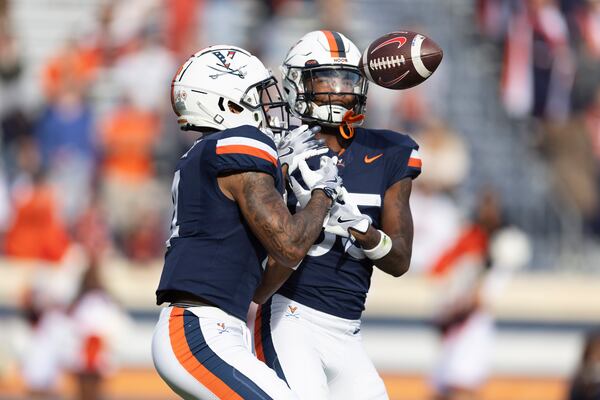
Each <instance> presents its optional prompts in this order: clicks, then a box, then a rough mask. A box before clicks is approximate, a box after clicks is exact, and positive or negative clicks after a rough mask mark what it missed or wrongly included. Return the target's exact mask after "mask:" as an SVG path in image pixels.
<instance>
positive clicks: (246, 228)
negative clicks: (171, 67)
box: [152, 46, 341, 400]
mask: <svg viewBox="0 0 600 400" xmlns="http://www.w3.org/2000/svg"><path fill="white" fill-rule="evenodd" d="M171 91H172V93H171V100H172V103H173V109H174V111H175V113H176V114H177V116H178V118H179V119H178V123H179V125H180V126H181V128H182V129H184V130H193V131H199V132H201V133H202V137H201V138H200V139H199V140H197V141H196V143H195V144H194V145H193V146H192V147H191V148H190V149H189V150H188V151H187V153H185V154H184V155H183V156H182V157H181V160H180V161H179V164H178V166H177V169H176V172H175V177H174V180H173V186H172V195H173V203H174V212H173V219H172V225H171V235H170V238H169V240H168V241H167V252H166V256H165V263H164V268H163V271H162V275H161V278H160V283H159V286H158V289H157V291H156V296H157V304H159V305H160V304H163V303H167V304H168V306H167V307H165V308H164V309H163V310H162V312H161V314H160V318H159V321H158V323H157V325H156V328H155V331H154V335H153V340H152V356H153V360H154V364H155V367H156V369H157V371H158V373H159V374H160V376H161V377H162V378H163V379H164V380H165V382H166V383H167V384H168V385H169V386H170V387H171V388H172V389H173V390H174V391H175V392H176V393H177V394H178V395H179V396H181V397H183V398H185V399H211V400H212V399H216V398H219V399H273V398H275V399H295V398H296V396H295V395H294V394H293V393H292V391H291V390H290V389H289V388H288V386H287V385H286V384H285V382H284V381H282V380H280V379H279V378H278V377H277V375H276V374H275V373H274V372H273V370H272V369H270V368H268V367H267V366H266V365H265V364H264V363H262V362H260V361H259V360H258V359H257V358H256V357H255V356H254V355H253V353H252V345H251V340H250V339H251V334H250V332H249V331H248V329H247V328H246V325H245V319H246V313H247V310H248V307H249V304H250V301H251V299H252V296H253V293H254V291H255V289H256V287H257V286H258V284H259V282H260V280H261V275H262V273H263V265H264V263H265V262H266V261H265V260H266V258H267V254H269V255H270V258H271V259H273V260H274V261H276V262H277V263H278V265H281V266H283V268H290V269H292V268H295V267H296V266H297V265H298V264H299V262H300V261H301V259H302V257H303V256H304V255H305V253H306V252H307V251H308V249H309V247H310V246H311V244H312V243H313V242H314V241H315V240H316V239H317V237H318V235H319V233H320V232H321V229H322V225H323V220H324V218H325V216H326V215H327V214H328V211H329V209H330V207H331V206H332V203H333V201H334V200H335V199H336V198H337V197H338V193H339V191H340V185H341V179H340V178H339V176H338V173H337V167H336V165H335V159H332V158H329V157H324V158H323V159H322V162H321V167H320V168H319V169H317V170H316V171H310V176H307V177H306V178H305V179H304V180H305V181H307V179H308V182H309V183H308V186H309V188H310V190H311V196H310V200H309V202H308V204H307V205H306V207H305V208H304V209H303V210H302V211H301V212H299V213H296V214H295V215H292V214H290V212H289V210H288V209H287V207H286V204H285V201H284V200H283V197H282V193H283V191H284V189H283V179H282V173H281V168H280V164H279V162H278V154H277V150H276V147H275V143H274V141H273V137H272V134H271V133H272V132H271V131H270V130H269V129H268V128H269V127H272V126H271V122H270V121H272V118H271V117H270V114H269V113H270V112H273V111H277V109H280V110H281V109H282V107H283V105H284V102H283V101H282V100H281V98H280V97H279V96H278V93H279V91H278V89H277V86H276V80H275V78H274V77H273V76H272V75H271V74H270V72H269V71H268V70H267V69H266V68H265V67H264V65H263V64H262V63H261V62H260V61H259V60H258V59H257V58H256V57H254V56H252V55H251V54H250V53H248V52H247V51H245V50H243V49H240V48H237V47H232V46H213V47H209V48H206V49H204V50H201V51H200V52H198V53H196V54H195V55H193V56H192V57H191V58H190V59H189V60H187V62H186V63H184V64H183V65H182V66H181V68H180V69H179V71H178V72H177V74H176V75H175V77H174V79H173V83H172V88H171ZM306 132H307V131H306V128H301V129H300V131H299V130H296V131H294V133H293V134H292V136H293V137H300V138H302V140H301V141H300V144H302V146H299V147H298V148H294V149H291V150H292V151H291V154H296V155H297V153H298V152H299V151H301V150H306V149H310V148H312V147H315V146H318V142H316V141H315V140H314V139H311V135H312V133H308V134H307V133H306ZM287 157H290V154H288V155H287ZM286 159H288V158H286ZM289 162H291V161H289Z"/></svg>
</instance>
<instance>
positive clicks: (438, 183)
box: [410, 118, 470, 271]
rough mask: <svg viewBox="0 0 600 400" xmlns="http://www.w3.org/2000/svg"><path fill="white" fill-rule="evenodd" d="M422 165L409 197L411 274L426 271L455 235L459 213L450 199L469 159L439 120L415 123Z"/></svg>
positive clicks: (466, 170)
mask: <svg viewBox="0 0 600 400" xmlns="http://www.w3.org/2000/svg"><path fill="white" fill-rule="evenodd" d="M415 121H419V122H418V123H417V124H418V126H419V128H420V130H419V131H418V133H417V134H416V137H417V140H418V142H419V153H420V154H421V158H422V160H423V165H425V166H427V168H425V169H424V170H423V173H422V174H421V177H420V178H419V179H418V180H417V181H415V184H414V189H413V195H411V201H410V203H411V209H412V210H413V219H414V232H415V233H414V235H415V240H414V243H413V256H412V261H411V270H415V271H418V270H421V271H422V270H423V269H425V268H427V267H429V266H430V265H431V264H432V263H433V262H435V260H437V258H438V257H439V256H440V254H441V252H442V251H444V249H446V248H447V247H448V246H450V244H451V242H452V240H454V238H455V237H456V236H457V235H458V234H459V229H460V225H461V223H462V222H461V221H462V218H463V215H462V211H461V209H460V208H459V207H458V205H457V204H456V200H455V199H454V197H453V195H454V194H455V191H456V189H458V188H459V187H460V186H461V185H462V184H463V182H464V180H465V178H466V175H467V173H468V170H469V164H470V157H469V153H468V151H467V147H466V144H465V143H464V141H463V139H462V138H461V137H460V136H459V135H457V134H456V133H454V132H453V131H451V130H450V129H449V128H448V126H446V124H445V123H443V122H442V121H440V120H436V119H434V118H432V119H428V120H425V119H420V118H419V119H417V120H415Z"/></svg>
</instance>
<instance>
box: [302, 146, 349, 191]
mask: <svg viewBox="0 0 600 400" xmlns="http://www.w3.org/2000/svg"><path fill="white" fill-rule="evenodd" d="M298 168H299V169H300V174H301V175H302V179H303V180H304V183H305V184H306V186H307V187H308V189H309V190H310V192H311V193H312V192H314V191H315V190H322V191H323V192H325V194H326V195H327V197H329V198H330V199H331V200H333V201H335V200H336V199H337V198H338V196H339V195H340V190H341V188H342V178H341V177H340V176H339V175H338V169H337V157H336V156H334V157H327V156H321V163H320V168H319V169H317V170H314V171H313V170H312V169H310V167H309V166H308V164H307V163H306V160H299V161H298Z"/></svg>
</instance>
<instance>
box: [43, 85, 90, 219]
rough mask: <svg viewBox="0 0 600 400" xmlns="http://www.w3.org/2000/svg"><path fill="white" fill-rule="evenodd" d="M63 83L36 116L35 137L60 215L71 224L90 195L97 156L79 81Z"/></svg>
mask: <svg viewBox="0 0 600 400" xmlns="http://www.w3.org/2000/svg"><path fill="white" fill-rule="evenodd" d="M63 83H64V84H63V85H61V86H59V87H57V88H56V93H55V94H54V97H53V101H52V102H51V103H49V104H48V105H47V106H46V108H45V110H44V111H43V112H42V115H41V116H40V118H39V119H38V121H37V124H36V127H35V136H36V139H37V141H38V144H39V147H40V152H41V155H42V167H43V168H44V170H45V171H46V173H47V176H48V179H49V181H50V182H51V183H52V184H54V185H56V186H57V189H58V194H59V195H60V196H61V199H60V201H61V214H62V215H63V216H64V217H65V218H66V220H67V221H68V222H69V223H72V222H73V221H75V220H76V219H77V217H78V216H79V214H80V213H81V212H82V210H83V208H84V207H85V206H86V204H87V202H88V198H89V194H88V191H89V187H90V184H91V180H92V176H93V173H94V168H95V157H96V156H95V149H94V145H93V136H94V115H93V110H92V107H91V104H90V103H89V102H88V101H87V100H86V99H85V97H84V92H82V88H81V87H80V86H79V84H78V83H77V82H74V81H72V80H70V79H67V80H66V81H65V82H63Z"/></svg>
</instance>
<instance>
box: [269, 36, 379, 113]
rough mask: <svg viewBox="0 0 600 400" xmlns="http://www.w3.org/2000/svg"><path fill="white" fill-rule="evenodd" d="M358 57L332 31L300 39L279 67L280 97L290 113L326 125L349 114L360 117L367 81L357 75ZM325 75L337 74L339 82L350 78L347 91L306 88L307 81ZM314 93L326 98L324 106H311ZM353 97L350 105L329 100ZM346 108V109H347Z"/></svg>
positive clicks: (351, 46)
mask: <svg viewBox="0 0 600 400" xmlns="http://www.w3.org/2000/svg"><path fill="white" fill-rule="evenodd" d="M360 58H361V53H360V51H359V50H358V48H357V47H356V45H354V43H352V41H350V39H348V38H347V37H346V36H344V35H342V34H341V33H338V32H334V31H313V32H309V33H307V34H306V35H304V36H303V37H302V38H301V39H300V40H299V41H298V42H297V43H296V44H295V45H293V46H292V47H291V48H290V50H289V51H288V53H287V55H286V57H285V61H284V62H283V64H282V65H281V73H282V76H283V89H284V97H285V98H286V100H287V102H288V105H289V108H290V111H291V112H292V113H293V114H294V115H295V116H297V117H299V118H301V119H303V120H313V121H317V122H319V123H323V124H328V125H339V124H340V123H341V122H342V118H343V117H344V115H345V113H346V112H347V111H349V110H352V111H354V113H355V114H363V113H364V110H365V106H366V94H367V89H368V82H367V80H366V79H365V78H364V77H363V76H362V75H361V74H360V71H359V69H358V62H359V60H360ZM325 71H329V72H330V73H331V72H334V71H337V73H338V75H340V76H341V78H342V79H345V80H347V78H351V79H350V80H351V81H352V87H351V89H349V90H343V89H339V90H332V91H331V92H314V91H313V90H311V88H310V87H307V86H308V85H307V84H306V81H307V80H310V79H311V78H312V77H313V76H316V75H317V74H319V73H323V72H325ZM315 93H317V95H320V96H321V97H323V96H325V95H327V96H329V99H330V100H329V101H328V102H322V101H321V102H320V104H318V103H317V102H315ZM341 94H343V95H353V96H354V101H353V104H351V105H342V104H339V103H336V102H333V101H331V96H335V95H341ZM348 106H349V107H348Z"/></svg>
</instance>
